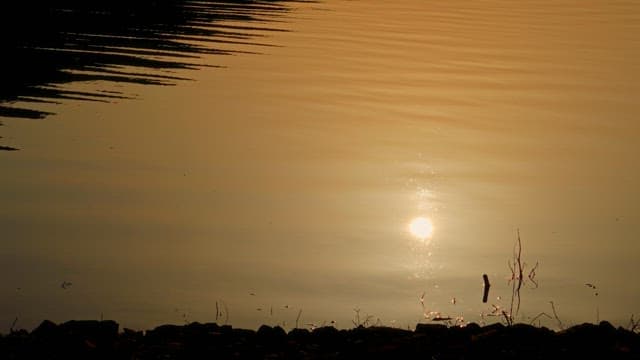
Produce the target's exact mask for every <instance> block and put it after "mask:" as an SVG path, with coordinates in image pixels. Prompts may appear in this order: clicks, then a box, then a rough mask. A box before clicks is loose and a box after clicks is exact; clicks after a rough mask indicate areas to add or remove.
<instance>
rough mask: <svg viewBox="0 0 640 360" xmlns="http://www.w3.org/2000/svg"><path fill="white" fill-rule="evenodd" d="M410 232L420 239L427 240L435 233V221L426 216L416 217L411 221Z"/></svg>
mask: <svg viewBox="0 0 640 360" xmlns="http://www.w3.org/2000/svg"><path fill="white" fill-rule="evenodd" d="M408 228H409V233H410V234H411V235H413V236H415V237H417V238H418V239H420V240H423V241H424V240H426V239H429V238H431V236H432V235H433V223H432V222H431V220H430V219H429V218H426V217H424V216H418V217H415V218H413V219H412V220H411V222H409V226H408Z"/></svg>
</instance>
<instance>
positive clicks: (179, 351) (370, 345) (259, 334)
mask: <svg viewBox="0 0 640 360" xmlns="http://www.w3.org/2000/svg"><path fill="white" fill-rule="evenodd" d="M0 356H3V358H7V359H76V358H78V359H142V360H144V359H196V358H197V359H202V358H212V359H217V358H222V359H227V358H234V359H357V358H364V359H371V358H385V359H387V358H388V359H392V358H393V359H405V358H418V359H485V358H487V359H488V358H491V359H638V358H640V334H638V333H637V332H634V331H630V330H627V329H623V328H617V329H616V328H614V327H613V326H612V325H611V324H610V323H608V322H601V323H600V324H598V325H595V324H587V323H585V324H582V325H576V326H573V327H571V328H568V329H566V330H563V331H559V332H555V331H552V330H549V329H547V328H544V327H535V326H532V325H524V324H514V325H512V326H504V325H502V324H501V323H495V324H491V325H487V326H484V327H481V326H479V325H477V324H473V323H472V324H469V325H467V326H466V327H447V326H445V325H438V324H418V325H417V327H416V328H415V330H403V329H399V328H389V327H362V326H360V327H357V328H354V329H349V330H338V329H336V328H333V327H321V328H317V329H315V330H313V331H309V330H306V329H293V330H291V331H289V332H288V333H287V332H286V331H285V330H284V329H282V328H281V327H278V326H276V327H270V326H266V325H263V326H261V327H260V328H259V329H258V330H257V331H254V330H247V329H236V328H232V327H231V326H228V325H222V326H220V325H217V324H215V323H207V324H200V323H191V324H187V325H183V326H179V325H162V326H158V327H156V328H155V329H153V330H147V331H145V332H143V331H135V330H131V329H123V331H119V325H118V324H117V323H116V322H115V321H110V320H106V321H97V320H89V321H69V322H66V323H63V324H59V325H57V324H55V323H53V322H51V321H46V320H45V321H44V322H42V323H41V324H40V326H38V327H37V328H36V329H34V330H33V331H32V332H30V333H29V332H27V331H25V330H19V331H12V332H11V333H10V334H8V335H4V336H0Z"/></svg>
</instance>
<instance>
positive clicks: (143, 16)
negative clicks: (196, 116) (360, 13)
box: [0, 0, 305, 119]
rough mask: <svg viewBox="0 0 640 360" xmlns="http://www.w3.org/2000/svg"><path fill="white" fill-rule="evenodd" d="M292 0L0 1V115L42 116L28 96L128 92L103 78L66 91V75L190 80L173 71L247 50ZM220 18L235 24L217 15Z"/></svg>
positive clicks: (71, 78)
mask: <svg viewBox="0 0 640 360" xmlns="http://www.w3.org/2000/svg"><path fill="white" fill-rule="evenodd" d="M293 2H305V1H304V0H303V1H300V0H262V1H255V0H244V1H240V0H231V1H229V0H227V1H218V2H216V1H210V0H203V1H193V0H136V1H123V0H92V1H82V0H53V1H49V2H36V1H34V0H22V1H11V2H9V3H8V4H3V5H2V11H0V31H1V32H0V34H2V39H3V43H2V56H1V57H0V59H1V60H0V61H1V63H0V78H1V79H2V85H1V86H0V116H2V117H9V118H21V119H42V118H45V117H46V116H48V115H51V113H49V112H45V111H41V110H38V109H36V108H35V105H36V104H38V103H58V102H60V101H62V100H66V99H73V100H81V101H103V102H110V101H113V100H117V99H125V98H131V97H132V95H130V94H126V93H123V92H117V91H113V86H111V87H107V88H110V89H111V90H107V89H100V88H98V89H97V90H95V91H89V92H83V91H71V90H69V89H68V87H65V86H64V85H65V84H68V83H74V82H94V83H95V82H98V81H103V82H106V83H107V84H111V85H113V84H114V83H130V84H142V85H164V86H166V85H174V84H176V82H178V81H185V80H190V78H189V77H187V76H186V75H185V72H184V71H182V70H187V69H192V70H193V69H199V68H202V67H205V66H216V65H215V64H203V63H201V60H200V58H201V56H202V55H204V54H214V55H232V54H237V53H245V52H254V53H255V52H256V51H255V49H259V48H260V47H264V46H268V45H266V44H265V43H262V42H261V41H260V39H259V37H260V36H262V35H259V34H264V33H267V32H278V31H286V30H283V29H282V28H281V27H280V26H278V22H279V21H282V17H281V15H283V14H284V13H286V12H288V11H289V10H290V7H289V5H288V4H289V3H293ZM227 20H234V21H238V22H241V24H237V25H236V24H234V25H229V24H219V23H220V22H221V21H227ZM248 48H250V49H252V50H251V51H249V50H247V49H248ZM16 102H20V104H21V105H20V106H16V105H15V104H14V103H16ZM25 104H26V105H25ZM28 104H34V108H32V107H29V105H28Z"/></svg>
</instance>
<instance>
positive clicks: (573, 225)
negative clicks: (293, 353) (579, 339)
mask: <svg viewBox="0 0 640 360" xmlns="http://www.w3.org/2000/svg"><path fill="white" fill-rule="evenodd" d="M293 7H294V9H293V10H292V11H291V12H290V13H288V14H286V15H284V16H283V17H284V19H283V21H284V22H283V23H281V24H279V25H278V26H281V27H283V28H286V29H287V30H291V31H290V32H278V33H268V34H266V35H267V36H266V37H264V38H261V39H260V41H261V42H263V43H269V44H273V45H277V46H276V47H268V48H267V49H264V48H262V47H260V48H259V50H260V52H263V53H264V54H262V55H256V54H238V55H236V56H227V57H219V56H216V55H208V56H205V58H204V59H203V62H207V61H208V62H211V63H215V64H218V65H223V66H225V67H223V68H205V69H202V70H199V71H192V72H189V71H185V73H186V74H188V76H191V77H194V78H195V79H196V81H185V82H180V83H178V85H177V86H175V87H169V88H167V87H149V86H141V85H126V86H125V90H126V92H127V93H137V94H139V98H138V99H137V100H122V101H118V103H117V104H101V103H87V102H72V101H69V102H64V103H63V104H62V105H55V106H54V105H51V106H49V105H41V106H42V108H43V109H44V110H47V111H53V112H56V113H57V115H54V116H50V117H48V118H46V119H45V120H43V121H38V122H27V121H19V120H11V119H8V120H4V121H3V122H4V123H5V126H4V127H3V128H2V133H3V136H4V139H3V140H6V141H5V144H7V143H8V144H9V145H14V144H15V145H19V147H20V148H21V151H17V152H11V153H9V152H4V153H0V162H1V165H0V166H1V167H2V169H3V172H2V174H3V175H2V176H1V177H0V189H1V190H0V199H1V201H2V205H3V206H2V208H1V209H0V229H1V231H2V235H1V237H2V247H1V248H0V257H1V258H2V261H1V262H0V263H1V264H2V272H1V274H2V275H1V277H2V282H3V284H5V286H4V287H3V289H2V290H0V294H1V295H0V299H2V300H0V302H1V306H2V309H3V310H2V314H0V315H1V318H0V320H1V321H2V322H3V323H6V324H10V323H11V321H12V320H13V319H14V318H15V316H19V317H20V319H21V320H20V321H21V322H22V324H23V326H27V327H28V326H33V325H35V324H37V322H39V321H40V320H42V319H43V318H51V319H53V320H56V321H63V320H67V319H77V318H97V317H99V316H100V314H101V313H102V314H103V315H104V317H105V318H113V319H116V320H118V321H120V322H121V323H122V324H123V325H125V326H131V327H138V328H141V327H151V326H154V325H157V324H160V323H166V322H182V321H184V320H185V318H186V319H187V320H188V321H201V322H204V321H214V320H215V317H216V312H215V311H216V310H215V309H216V302H218V304H219V307H220V309H222V308H223V305H222V304H223V303H224V304H225V305H226V307H227V309H228V312H229V322H230V323H231V324H232V325H234V326H243V327H255V326H257V325H259V324H262V323H267V324H276V323H277V324H282V323H283V322H285V323H286V327H287V328H290V327H291V326H293V325H294V324H295V320H296V316H297V315H298V311H299V309H302V315H301V318H300V325H301V326H302V325H303V324H304V325H305V326H307V325H306V324H311V323H313V324H318V325H320V324H322V323H327V324H329V323H330V322H331V321H336V322H337V325H338V326H339V327H349V326H352V322H351V321H352V319H353V318H354V315H355V312H354V309H355V308H357V309H361V318H365V314H370V315H372V316H373V319H375V320H373V321H374V322H375V321H376V320H377V319H378V318H379V319H380V321H381V322H382V324H384V325H393V326H402V327H406V326H407V325H409V326H414V325H415V323H416V322H418V321H425V319H424V318H423V315H422V313H423V309H422V307H421V304H420V301H419V298H420V296H421V295H422V294H423V293H424V296H425V297H424V302H425V306H426V309H427V310H428V311H439V312H441V313H442V314H443V315H449V316H452V317H456V316H464V318H465V319H466V320H468V321H481V317H480V314H481V313H483V312H484V313H486V312H488V311H490V310H491V306H490V305H491V304H495V305H497V306H502V307H505V308H508V307H509V305H510V298H511V287H510V285H509V284H508V283H507V278H508V277H509V276H510V271H509V268H508V265H507V262H508V260H509V259H511V257H512V247H513V244H514V243H515V240H516V231H517V229H520V234H521V238H522V244H523V260H524V261H525V262H526V268H525V275H527V274H528V272H529V270H530V269H531V268H532V267H533V265H534V264H535V263H536V262H538V263H539V267H538V270H537V272H536V277H535V279H536V280H538V281H539V287H538V288H536V289H533V288H532V287H533V285H532V283H528V284H525V287H524V288H523V289H522V292H521V295H522V306H521V310H520V313H519V318H518V319H519V320H521V321H528V319H530V318H531V317H533V316H535V315H537V314H538V313H540V312H547V313H549V314H550V313H551V308H550V304H549V301H553V302H554V304H555V305H556V310H557V311H558V315H559V316H560V317H561V318H562V319H563V320H564V321H565V323H579V322H583V321H590V322H593V321H596V320H597V317H598V316H599V318H600V319H608V320H611V321H613V322H616V323H618V324H621V325H626V321H627V320H628V318H629V317H630V316H631V314H634V313H635V314H637V313H638V312H639V311H640V308H638V307H637V305H638V304H639V303H640V285H639V283H638V282H637V281H633V276H634V274H636V273H638V271H640V265H638V261H637V257H638V255H639V254H640V245H638V242H637V236H638V234H640V218H639V217H638V215H639V214H640V205H639V204H640V201H639V200H640V192H639V190H638V184H639V183H640V167H638V165H637V158H638V156H639V155H640V141H638V140H639V139H640V122H638V115H639V114H640V102H638V98H639V95H640V85H639V84H640V63H638V61H637V59H638V58H640V4H638V3H637V2H634V1H592V0H588V1H582V2H580V3H576V2H572V1H564V0H562V1H529V0H527V1H518V2H513V1H497V0H487V1H475V2H469V1H447V2H439V1H418V0H401V1H393V2H391V1H340V0H328V1H324V2H321V3H315V4H313V3H307V4H305V3H301V4H295V5H294V6H293ZM230 23H231V21H230ZM256 32H257V33H258V34H261V33H260V32H259V31H256ZM229 47H231V48H238V49H242V50H256V47H255V46H252V45H229ZM73 86H74V85H73V84H71V85H70V87H71V88H72V89H84V88H85V87H88V88H91V87H95V86H97V85H96V84H93V83H90V84H83V85H77V86H76V87H75V88H74V87H73ZM418 216H424V217H427V218H429V219H430V221H431V222H432V223H433V233H432V235H431V237H430V238H428V239H426V240H420V239H418V238H416V237H414V236H412V235H411V234H410V233H409V231H408V224H409V223H410V221H411V220H412V219H413V218H415V217H418ZM483 273H486V274H488V275H489V278H490V280H491V281H492V285H493V286H492V288H491V294H490V301H489V303H488V304H483V303H482V302H481V298H482V274H483ZM63 280H65V281H71V282H72V283H73V286H72V287H71V288H70V289H68V290H66V291H62V290H61V289H60V287H59V283H60V282H62V281H63ZM586 283H593V284H595V285H596V286H597V293H598V295H597V296H596V295H595V293H596V291H594V290H593V289H592V288H590V287H587V286H586V285H585V284H586ZM18 287H19V288H20V290H16V288H18ZM251 294H254V295H251ZM453 298H455V299H456V301H455V304H452V301H451V300H452V299H453ZM223 317H226V315H224V316H223ZM223 320H224V319H219V321H223ZM487 321H498V319H492V318H487ZM542 324H543V325H547V326H555V322H553V321H550V320H545V319H544V318H543V319H542Z"/></svg>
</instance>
